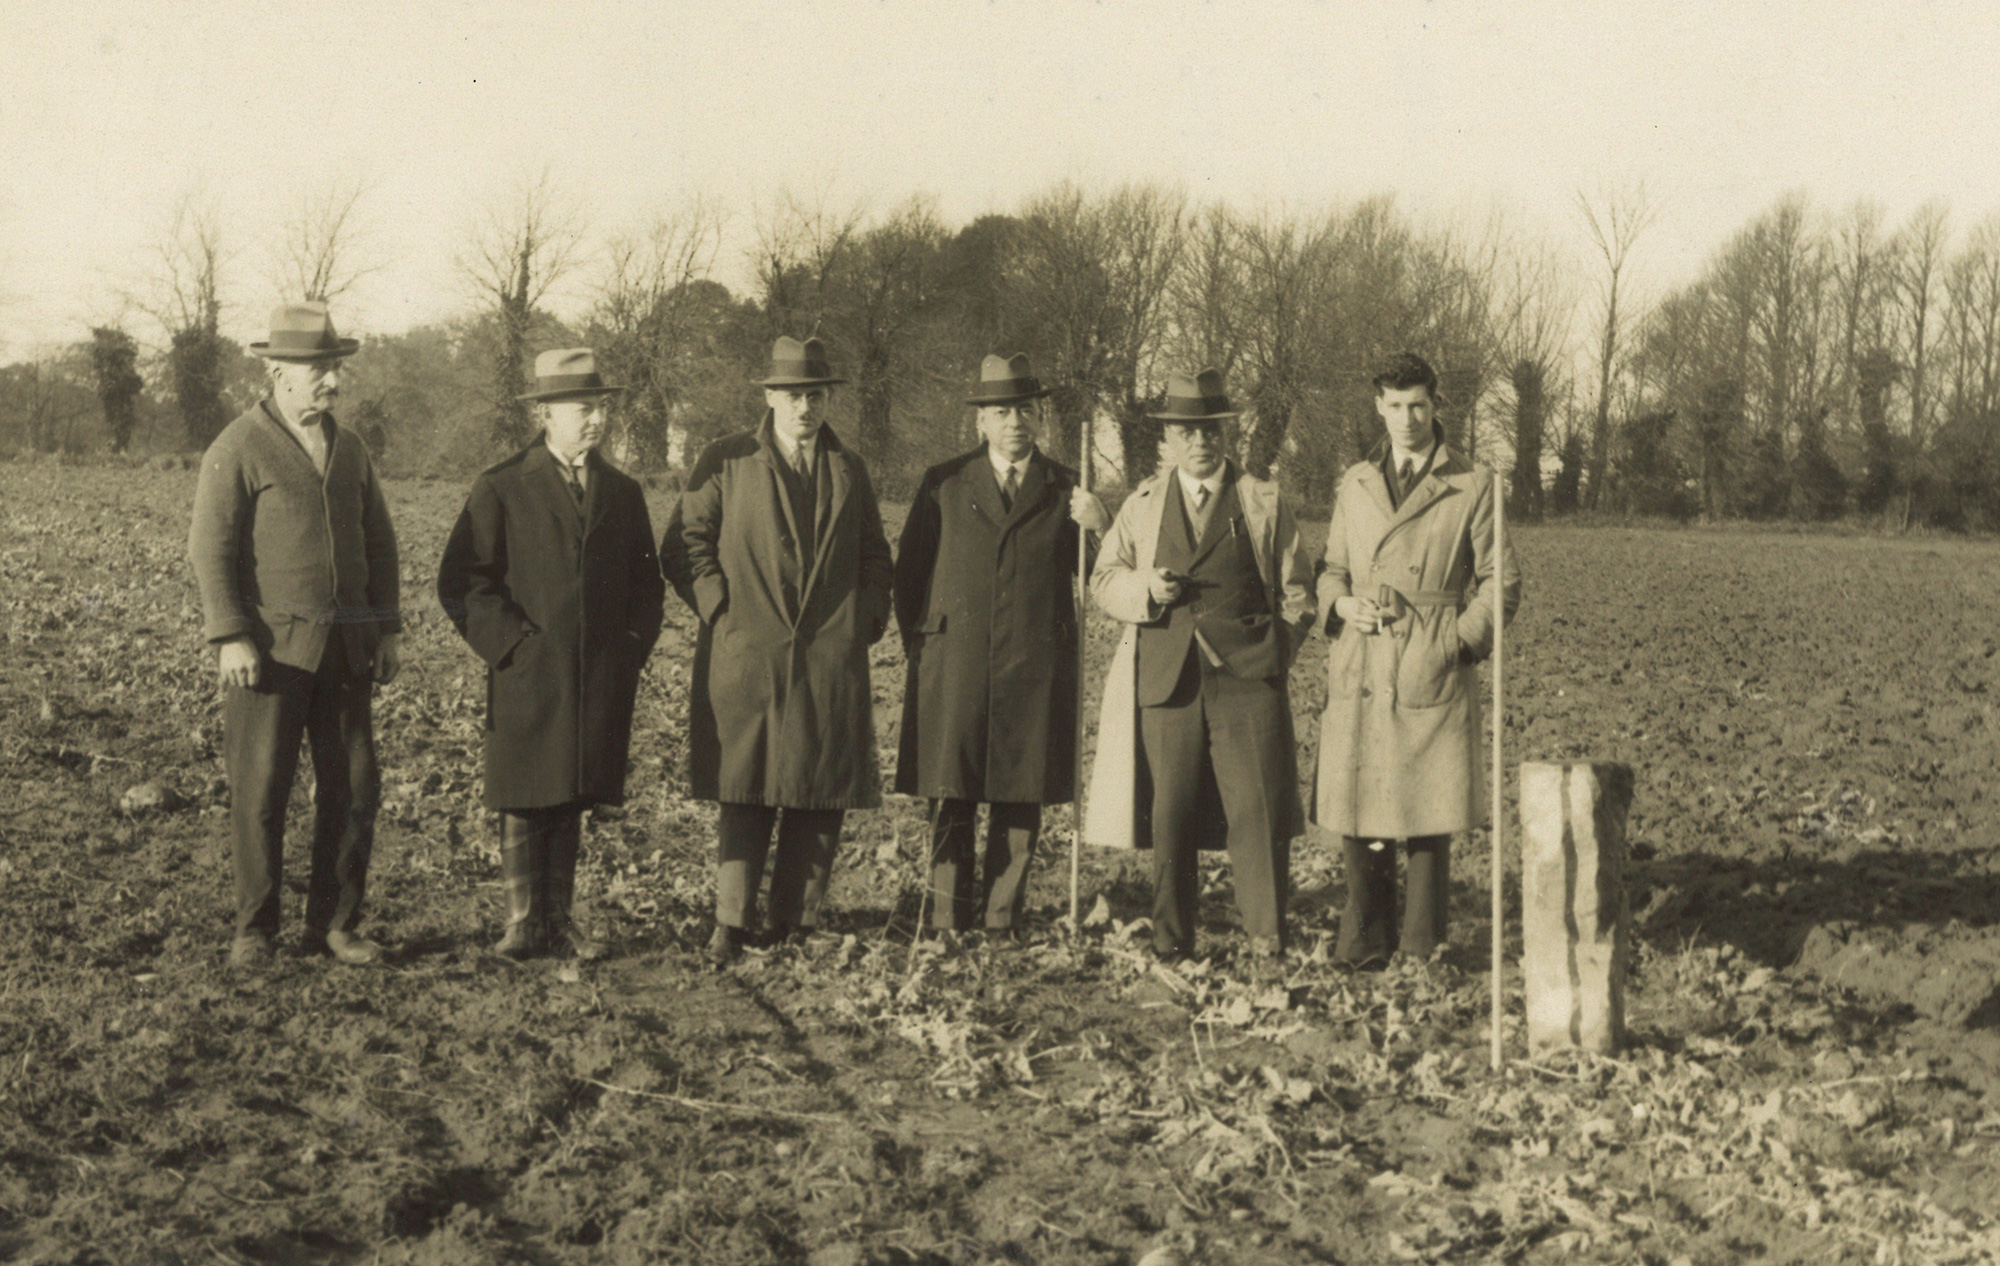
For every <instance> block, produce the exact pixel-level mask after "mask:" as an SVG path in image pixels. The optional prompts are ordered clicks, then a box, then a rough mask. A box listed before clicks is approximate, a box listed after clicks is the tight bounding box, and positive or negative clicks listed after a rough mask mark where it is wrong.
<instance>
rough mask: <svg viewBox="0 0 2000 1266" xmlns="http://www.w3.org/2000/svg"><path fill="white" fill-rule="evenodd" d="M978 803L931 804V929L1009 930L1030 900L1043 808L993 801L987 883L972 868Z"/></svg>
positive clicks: (948, 801)
mask: <svg viewBox="0 0 2000 1266" xmlns="http://www.w3.org/2000/svg"><path fill="white" fill-rule="evenodd" d="M978 812H979V802H978V801H976V800H956V799H943V800H933V801H931V892H932V896H931V926H932V927H933V928H949V929H952V930H954V931H960V932H964V931H969V930H971V929H973V928H976V927H979V926H981V925H982V924H983V925H984V926H985V927H988V928H991V929H993V930H996V931H998V930H1000V929H1002V928H1011V927H1013V926H1014V925H1015V924H1016V923H1018V922H1020V919H1021V904H1022V902H1023V901H1024V900H1026V898H1027V895H1028V863H1029V861H1030V860H1031V859H1032V858H1033V857H1034V854H1035V842H1036V841H1037V840H1038V839H1040V838H1041V834H1042V806H1040V805H1039V804H1033V803H1027V804H1022V803H1014V802H1005V801H1002V802H995V803H993V804H991V805H989V806H988V807H987V810H986V881H985V883H984V884H983V885H982V884H981V883H980V882H979V877H978V868H977V866H976V865H975V864H974V863H975V858H974V856H973V853H974V836H975V835H976V833H977V827H978Z"/></svg>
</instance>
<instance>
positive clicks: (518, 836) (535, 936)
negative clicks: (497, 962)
mask: <svg viewBox="0 0 2000 1266" xmlns="http://www.w3.org/2000/svg"><path fill="white" fill-rule="evenodd" d="M539 825H540V824H539V823H537V822H536V821H534V819H532V818H526V817H522V816H521V815H519V814H515V813H502V814H501V815H500V880H501V884H502V886H504V887H505V888H506V890H507V932H506V934H505V935H504V936H502V937H501V938H500V943H499V944H498V945H495V946H494V947H493V948H494V950H495V951H496V952H498V953H501V954H505V955H506V956H507V957H509V958H511V959H515V960H516V961H518V960H520V959H523V958H532V957H534V956H535V955H536V954H539V953H540V952H541V951H542V950H543V949H544V948H545V944H544V938H545V937H546V935H547V931H546V925H547V919H546V917H545V914H544V910H543V901H542V868H543V862H542V858H543V855H544V854H545V853H546V852H547V851H548V850H547V848H546V847H545V846H544V844H543V842H542V833H541V831H539V830H537V829H536V828H537V827H538V826H539Z"/></svg>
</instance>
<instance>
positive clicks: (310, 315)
mask: <svg viewBox="0 0 2000 1266" xmlns="http://www.w3.org/2000/svg"><path fill="white" fill-rule="evenodd" d="M250 350H251V351H252V352H254V353H255V354H257V355H259V356H262V357H263V358H264V359H265V360H339V359H340V358H341V357H343V356H352V355H354V353H356V352H358V351H360V350H361V340H360V339H358V338H342V337H340V335H339V334H338V333H336V332H335V331H334V328H333V318H332V317H331V316H328V315H327V311H326V305H325V304H323V303H315V302H311V301H306V302H301V303H281V304H279V305H278V306H277V307H275V308H273V309H271V337H270V338H268V339H265V340H264V341H263V342H260V343H252V344H251V345H250Z"/></svg>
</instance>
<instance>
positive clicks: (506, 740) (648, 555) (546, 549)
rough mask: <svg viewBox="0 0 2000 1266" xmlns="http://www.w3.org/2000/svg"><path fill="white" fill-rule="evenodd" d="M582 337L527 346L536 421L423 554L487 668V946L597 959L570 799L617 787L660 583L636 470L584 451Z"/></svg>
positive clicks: (605, 419) (591, 382)
mask: <svg viewBox="0 0 2000 1266" xmlns="http://www.w3.org/2000/svg"><path fill="white" fill-rule="evenodd" d="M620 390H622V388H618V387H611V386H606V385H605V383H604V380H603V378H602V376H601V375H600V374H599V373H598V370H597V358H596V357H595V356H594V355H593V354H592V353H591V350H590V349H589V348H587V347H576V348H568V349H564V350H561V351H553V352H543V353H542V354H541V355H540V356H539V357H537V358H536V359H535V390H534V391H532V392H530V393H529V394H528V395H526V396H524V397H523V399H526V400H530V401H533V402H534V405H535V408H536V411H537V413H538V415H539V417H540V419H541V422H542V433H541V434H540V435H538V436H536V437H535V439H534V441H533V442H532V443H530V444H529V445H528V446H527V447H526V448H524V449H522V450H521V451H520V452H518V453H516V454H514V455H513V456H512V457H509V458H507V459H506V460H505V461H503V462H500V463H499V464H498V465H496V466H493V467H491V468H490V469H488V470H486V471H485V472H484V473H482V474H481V475H480V476H479V478H478V479H476V480H474V481H473V485H472V491H471V493H470V494H469V495H468V496H467V497H466V499H465V508H464V510H463V511H461V512H460V514H459V516H458V523H457V524H456V526H454V527H453V528H452V532H451V538H450V540H449V541H447V542H446V544H445V550H444V558H443V560H442V562H440V564H439V566H438V581H437V589H438V599H439V601H440V602H441V603H442V604H443V605H444V610H445V614H446V615H448V616H449V617H450V618H451V622H452V623H453V624H454V625H456V626H457V628H458V631H459V633H460V634H461V635H462V636H463V637H464V638H465V640H466V642H467V643H468V644H469V645H470V646H471V647H472V649H473V651H474V652H476V653H477V654H478V656H479V658H480V659H482V660H484V661H485V665H486V788H485V799H486V804H487V807H489V808H492V809H497V810H498V811H499V813H500V873H501V876H502V878H504V879H505V881H506V885H507V928H506V932H505V933H504V935H503V936H502V937H501V940H500V943H499V944H498V945H497V946H495V948H496V949H497V950H498V952H500V953H502V954H505V955H507V956H508V957H509V958H528V957H531V956H533V955H535V954H540V953H554V954H559V955H563V954H567V955H573V956H575V957H577V958H580V959H594V958H601V957H603V955H604V953H605V946H604V943H603V942H602V941H599V940H596V939H594V938H592V937H590V936H588V935H586V934H585V933H584V932H583V931H582V930H581V929H580V928H579V927H578V926H577V924H576V921H575V919H574V918H573V915H572V908H571V907H572V901H573V897H574V894H575V891H576V861H577V851H578V848H579V846H580V845H581V843H582V839H581V836H582V825H583V823H582V815H583V810H584V809H585V808H586V807H587V806H590V805H600V804H619V803H621V802H622V801H623V800H624V798H625V767H626V760H627V755H628V752H629V748H630V742H631V736H632V706H633V701H634V698H635V696H636V694H637V692H638V688H639V670H640V669H641V668H642V667H644V665H645V663H646V657H647V656H648V655H649V654H651V653H652V650H653V643H654V641H656V640H657V639H658V637H659V635H660V617H661V614H662V610H663V607H664V605H665V596H666V584H665V582H664V581H662V580H661V579H660V565H659V561H658V559H657V558H656V557H655V556H654V554H653V525H652V520H651V519H650V518H649V517H648V515H647V513H646V494H645V491H644V490H643V489H641V488H640V486H639V483H638V481H637V480H635V479H633V478H632V477H631V476H630V475H627V474H625V473H624V472H623V471H621V470H619V469H618V468H616V467H615V466H613V465H612V464H611V463H610V462H608V461H606V460H605V459H604V457H603V456H602V455H601V454H599V452H598V451H597V446H598V443H599V441H601V440H602V439H603V438H604V433H605V428H606V426H607V425H608V424H609V421H610V415H609V412H608V409H609V405H610V402H611V400H612V398H613V397H615V396H616V395H617V394H618V392H619V391H620Z"/></svg>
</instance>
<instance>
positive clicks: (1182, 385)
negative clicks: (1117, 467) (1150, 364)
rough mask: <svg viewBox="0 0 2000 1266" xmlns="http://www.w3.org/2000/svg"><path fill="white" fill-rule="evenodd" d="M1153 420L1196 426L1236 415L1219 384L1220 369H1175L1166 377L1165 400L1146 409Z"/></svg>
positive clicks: (1220, 379)
mask: <svg viewBox="0 0 2000 1266" xmlns="http://www.w3.org/2000/svg"><path fill="white" fill-rule="evenodd" d="M1146 416H1147V417H1149V418H1151V419H1153V420H1154V421H1155V422H1162V423H1168V422H1171V423H1178V424H1179V425H1181V426H1199V425H1201V424H1202V423H1204V422H1222V421H1225V420H1227V419H1229V418H1233V417H1236V416H1238V414H1237V410H1236V409H1235V407H1234V406H1232V405H1231V404H1230V403H1229V393H1228V391H1226V390H1224V388H1223V385H1222V371H1221V370H1219V369H1204V370H1202V371H1201V372H1200V373H1198V374H1188V373H1175V374H1174V375H1172V376H1171V377H1169V378H1168V379H1167V403H1166V407H1165V408H1164V409H1161V410H1160V411H1159V412H1158V413H1148V414H1147V415H1146Z"/></svg>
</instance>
